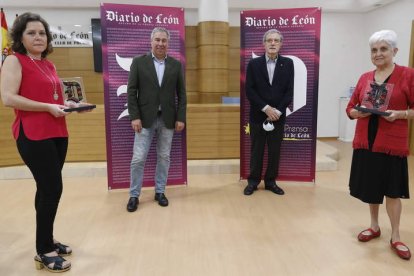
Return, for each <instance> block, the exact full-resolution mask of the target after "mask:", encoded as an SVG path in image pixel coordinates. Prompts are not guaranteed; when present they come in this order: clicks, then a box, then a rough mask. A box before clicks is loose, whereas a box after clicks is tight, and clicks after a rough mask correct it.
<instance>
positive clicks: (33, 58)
mask: <svg viewBox="0 0 414 276" xmlns="http://www.w3.org/2000/svg"><path fill="white" fill-rule="evenodd" d="M27 56H28V57H29V58H30V59H31V60H32V62H33V63H34V64H35V65H36V67H37V69H39V71H40V72H42V74H43V75H44V76H45V77H46V78H47V79H48V80H49V81H50V83H51V84H52V87H53V99H54V100H55V101H57V100H58V99H59V95H58V93H57V91H56V81H55V80H54V78H53V77H50V76H52V72H50V70H49V68H47V65H46V67H45V69H46V71H47V73H46V72H45V71H43V69H42V68H41V67H40V66H39V65H38V64H37V63H36V61H35V59H36V60H39V59H37V58H36V57H33V56H32V55H30V54H27ZM49 75H50V76H49Z"/></svg>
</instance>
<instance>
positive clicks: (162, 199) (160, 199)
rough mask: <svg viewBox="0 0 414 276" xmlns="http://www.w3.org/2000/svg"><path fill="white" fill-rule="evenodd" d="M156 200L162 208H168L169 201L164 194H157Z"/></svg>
mask: <svg viewBox="0 0 414 276" xmlns="http://www.w3.org/2000/svg"><path fill="white" fill-rule="evenodd" d="M154 199H155V200H156V201H158V204H159V205H160V206H162V207H166V206H168V199H167V197H166V196H165V195H164V193H156V194H155V197H154Z"/></svg>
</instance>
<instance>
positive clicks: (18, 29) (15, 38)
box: [10, 12, 53, 58]
mask: <svg viewBox="0 0 414 276" xmlns="http://www.w3.org/2000/svg"><path fill="white" fill-rule="evenodd" d="M33 21H38V22H40V23H42V24H43V27H45V31H46V36H47V48H46V50H44V51H43V52H42V57H43V58H45V57H46V56H47V55H48V54H50V53H52V52H53V47H52V40H53V38H52V34H51V33H50V30H49V24H48V23H47V22H46V20H44V19H43V18H42V17H41V16H40V15H38V14H36V13H31V12H25V13H23V14H21V15H19V16H18V17H16V19H15V20H14V23H13V27H12V28H11V31H10V37H11V40H12V41H11V48H12V50H13V51H14V52H17V53H20V54H27V50H26V48H24V46H23V43H22V37H23V32H24V31H25V30H26V26H27V23H29V22H33Z"/></svg>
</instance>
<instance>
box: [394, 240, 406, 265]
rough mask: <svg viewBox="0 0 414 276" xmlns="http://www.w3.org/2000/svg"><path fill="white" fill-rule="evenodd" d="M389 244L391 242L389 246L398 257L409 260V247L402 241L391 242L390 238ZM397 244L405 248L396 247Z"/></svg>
mask: <svg viewBox="0 0 414 276" xmlns="http://www.w3.org/2000/svg"><path fill="white" fill-rule="evenodd" d="M390 244H391V248H392V249H393V250H394V251H395V253H397V255H398V257H400V258H401V259H404V260H409V259H410V258H411V252H410V249H409V248H408V246H406V245H405V244H404V243H402V242H400V241H396V242H392V240H390ZM398 246H400V248H401V247H402V246H403V247H405V248H406V249H407V250H401V249H399V248H398Z"/></svg>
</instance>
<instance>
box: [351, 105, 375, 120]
mask: <svg viewBox="0 0 414 276" xmlns="http://www.w3.org/2000/svg"><path fill="white" fill-rule="evenodd" d="M361 107H364V106H361ZM370 115H371V113H368V112H362V111H359V110H356V109H355V108H352V109H351V111H349V116H351V118H353V119H359V118H364V117H368V116H370Z"/></svg>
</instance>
